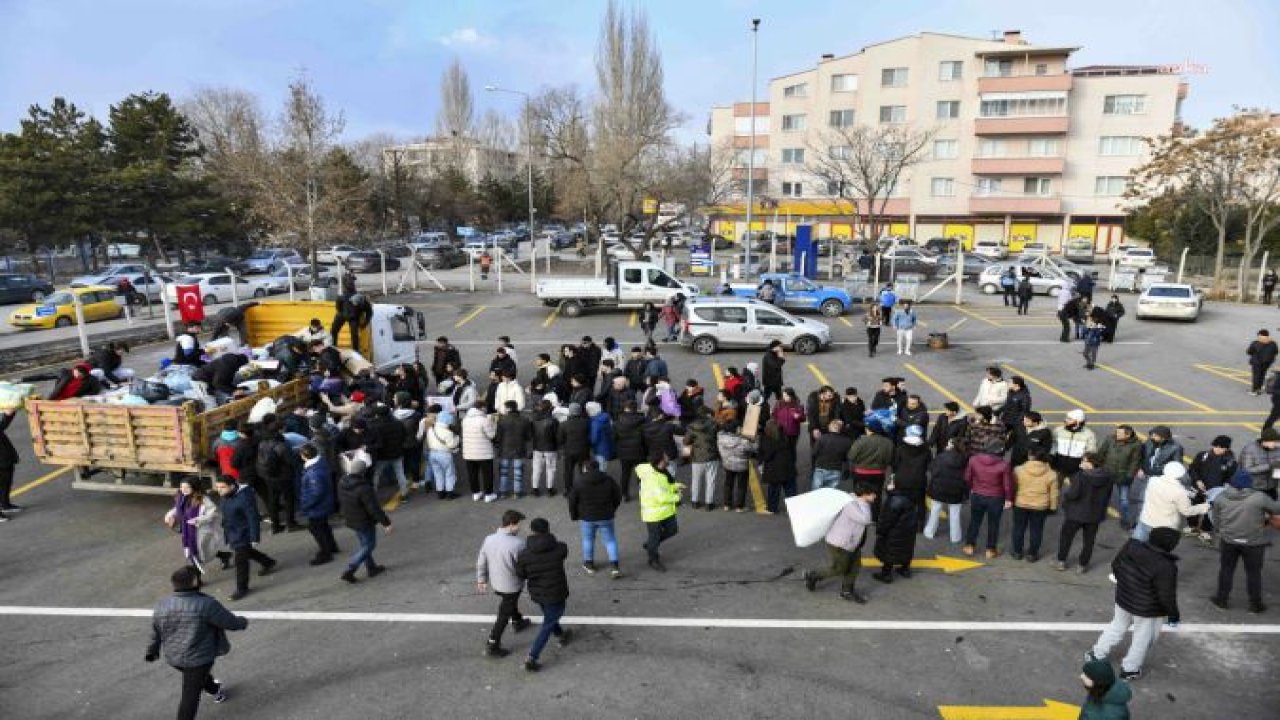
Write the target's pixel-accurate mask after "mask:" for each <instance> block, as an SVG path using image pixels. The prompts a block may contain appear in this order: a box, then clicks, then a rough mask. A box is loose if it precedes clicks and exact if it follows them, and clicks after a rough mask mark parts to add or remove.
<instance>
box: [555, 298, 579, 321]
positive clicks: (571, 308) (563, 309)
mask: <svg viewBox="0 0 1280 720" xmlns="http://www.w3.org/2000/svg"><path fill="white" fill-rule="evenodd" d="M581 314H582V303H580V302H578V301H577V300H565V301H564V302H562V303H560V315H561V316H562V317H567V318H575V317H578V316H579V315H581Z"/></svg>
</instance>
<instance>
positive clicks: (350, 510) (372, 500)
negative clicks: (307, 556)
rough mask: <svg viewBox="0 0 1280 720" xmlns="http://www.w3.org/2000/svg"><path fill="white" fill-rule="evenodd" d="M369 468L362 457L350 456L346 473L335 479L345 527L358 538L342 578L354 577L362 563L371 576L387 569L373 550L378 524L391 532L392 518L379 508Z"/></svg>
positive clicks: (350, 581) (376, 543)
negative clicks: (337, 479) (352, 458)
mask: <svg viewBox="0 0 1280 720" xmlns="http://www.w3.org/2000/svg"><path fill="white" fill-rule="evenodd" d="M368 469H369V468H368V466H366V465H365V463H364V461H363V460H360V459H358V458H357V459H355V460H352V461H351V464H350V466H348V472H347V474H346V475H344V476H343V477H342V480H341V481H339V482H338V508H339V511H340V512H341V513H342V519H343V520H345V521H346V523H347V527H349V528H351V529H352V530H353V531H355V534H356V539H357V540H358V541H359V542H360V547H359V549H357V550H356V553H355V555H352V556H351V560H350V561H348V562H347V569H346V571H345V572H343V573H342V579H343V580H345V581H347V582H349V583H354V582H355V581H356V570H359V569H360V566H361V565H364V566H365V569H366V570H367V572H368V573H369V577H371V578H374V577H377V576H378V575H381V574H382V573H383V571H385V570H386V568H385V567H383V566H382V565H379V564H378V563H377V562H375V561H374V559H373V550H374V548H376V547H377V546H378V525H379V524H380V525H382V527H384V528H385V529H386V532H388V533H389V532H391V518H389V517H387V513H386V512H384V511H383V510H382V505H381V504H379V503H378V495H377V493H375V492H374V491H373V484H372V483H370V482H369V479H368V478H366V477H365V471H367V470H368Z"/></svg>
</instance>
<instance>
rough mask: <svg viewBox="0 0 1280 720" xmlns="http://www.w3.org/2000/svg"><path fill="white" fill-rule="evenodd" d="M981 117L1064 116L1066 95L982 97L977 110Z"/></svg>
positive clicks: (1001, 95)
mask: <svg viewBox="0 0 1280 720" xmlns="http://www.w3.org/2000/svg"><path fill="white" fill-rule="evenodd" d="M978 113H979V115H981V116H982V117H1020V116H1028V115H1065V114H1067V94H1066V93H1060V92H1053V93H1036V94H1025V95H1014V94H1010V93H999V94H998V96H993V95H984V96H982V105H981V106H980V107H979V109H978Z"/></svg>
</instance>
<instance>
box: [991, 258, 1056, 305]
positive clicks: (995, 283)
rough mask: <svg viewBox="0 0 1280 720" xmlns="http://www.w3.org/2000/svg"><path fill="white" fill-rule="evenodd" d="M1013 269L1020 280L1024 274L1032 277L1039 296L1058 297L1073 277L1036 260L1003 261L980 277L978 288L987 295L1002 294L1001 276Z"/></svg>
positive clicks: (1034, 290) (1033, 285)
mask: <svg viewBox="0 0 1280 720" xmlns="http://www.w3.org/2000/svg"><path fill="white" fill-rule="evenodd" d="M1010 267H1012V268H1013V270H1014V274H1015V275H1017V277H1018V280H1019V281H1021V280H1022V276H1023V274H1029V275H1030V277H1031V291H1032V292H1034V293H1036V294H1039V295H1048V296H1050V297H1057V296H1058V293H1060V292H1062V288H1063V286H1064V285H1066V284H1067V283H1069V282H1071V281H1072V280H1071V277H1070V276H1069V275H1068V274H1067V273H1065V272H1063V271H1062V270H1060V269H1058V267H1057V266H1055V265H1052V264H1049V263H1045V262H1042V261H1035V260H1001V261H999V262H993V263H991V264H990V265H988V266H987V267H986V269H984V270H983V271H982V274H980V275H979V276H978V287H979V288H981V290H982V292H983V293H985V294H987V295H995V294H996V293H999V292H1001V289H1000V276H1001V275H1004V273H1005V270H1006V269H1008V268H1010Z"/></svg>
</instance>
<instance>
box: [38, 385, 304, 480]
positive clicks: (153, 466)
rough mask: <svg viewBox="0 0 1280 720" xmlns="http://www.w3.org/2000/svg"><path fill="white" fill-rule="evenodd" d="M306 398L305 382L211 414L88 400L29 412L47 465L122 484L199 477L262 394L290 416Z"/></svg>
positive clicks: (41, 403)
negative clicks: (218, 443) (155, 477)
mask: <svg viewBox="0 0 1280 720" xmlns="http://www.w3.org/2000/svg"><path fill="white" fill-rule="evenodd" d="M306 394H307V381H306V380H302V379H299V380H292V381H290V382H288V383H285V384H283V385H280V386H277V387H275V388H273V389H271V390H267V391H264V392H261V393H258V394H257V395H255V396H253V397H250V398H245V399H243V400H236V401H235V402H230V403H227V404H226V405H223V406H221V407H217V408H214V409H212V410H208V411H206V412H198V408H199V407H200V406H199V404H198V403H196V402H194V401H193V402H188V403H185V404H183V405H181V406H172V405H150V406H146V405H105V404H102V403H93V402H85V401H83V400H62V401H55V400H30V401H28V402H27V411H28V414H29V416H30V423H31V440H32V445H33V447H34V449H35V453H36V457H38V458H40V461H41V462H44V463H50V464H54V465H72V466H75V467H76V469H77V471H78V472H77V475H80V473H79V470H81V469H85V468H89V469H93V470H102V469H114V470H118V471H121V472H118V473H117V475H118V480H117V482H116V485H120V484H123V479H124V477H125V476H126V475H127V474H128V473H129V472H135V473H160V474H164V475H166V476H167V475H169V474H187V473H189V474H201V473H202V472H203V465H204V463H205V462H206V461H208V460H209V459H212V457H213V441H214V439H215V438H217V436H218V434H219V433H220V432H222V428H223V426H224V425H225V424H226V423H227V422H228V421H230V420H242V419H244V418H247V417H248V416H249V411H250V410H252V409H253V406H254V404H255V403H257V402H258V401H259V400H261V399H262V398H264V397H271V398H274V399H275V401H276V404H277V408H278V412H281V413H283V412H288V411H290V410H291V409H292V408H293V407H295V406H296V405H297V404H298V403H300V402H302V401H303V400H304V399H305V397H306ZM168 487H169V483H166V484H165V486H164V490H163V491H164V492H169V490H168ZM120 489H125V488H120ZM138 491H139V492H147V491H148V490H147V489H145V488H139V489H138Z"/></svg>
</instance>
